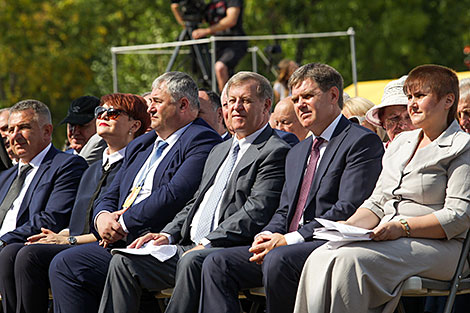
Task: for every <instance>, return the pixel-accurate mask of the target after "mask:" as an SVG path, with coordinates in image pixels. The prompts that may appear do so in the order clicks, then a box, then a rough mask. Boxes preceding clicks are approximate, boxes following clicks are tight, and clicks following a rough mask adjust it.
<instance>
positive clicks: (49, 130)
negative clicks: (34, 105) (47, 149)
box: [43, 124, 53, 141]
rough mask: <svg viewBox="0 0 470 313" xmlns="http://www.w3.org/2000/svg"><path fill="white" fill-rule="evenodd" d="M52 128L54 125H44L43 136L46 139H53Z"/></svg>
mask: <svg viewBox="0 0 470 313" xmlns="http://www.w3.org/2000/svg"><path fill="white" fill-rule="evenodd" d="M52 130H53V126H52V125H51V124H46V125H44V126H43V136H44V139H45V140H46V141H47V140H51V139H52Z"/></svg>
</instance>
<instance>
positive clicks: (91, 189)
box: [69, 160, 123, 236]
mask: <svg viewBox="0 0 470 313" xmlns="http://www.w3.org/2000/svg"><path fill="white" fill-rule="evenodd" d="M122 162H123V160H119V161H117V162H116V163H113V166H114V167H113V169H112V170H111V172H110V173H109V174H108V177H107V178H106V181H104V182H103V184H102V185H101V189H100V192H99V194H98V197H97V198H96V199H95V205H96V203H97V200H98V199H99V197H100V196H102V195H103V194H105V193H106V191H107V190H108V188H109V186H110V185H111V183H112V181H113V180H114V177H115V176H116V173H117V172H118V171H119V169H120V168H121V165H122ZM102 167H103V162H102V161H101V160H98V161H96V162H94V163H93V164H92V165H90V167H89V168H88V169H87V170H86V171H85V172H84V173H83V176H82V179H81V180H80V185H79V186H78V191H77V198H76V199H75V203H74V205H73V209H72V216H71V217H70V224H69V231H70V235H72V236H78V235H82V234H83V230H84V229H85V224H86V223H90V222H91V221H89V220H88V221H87V220H86V216H87V210H88V205H89V204H90V200H91V197H93V194H94V193H95V191H96V187H98V183H99V181H100V179H101V176H102V175H103V170H102ZM92 210H93V208H92ZM90 214H91V215H90V218H91V217H92V216H93V212H90Z"/></svg>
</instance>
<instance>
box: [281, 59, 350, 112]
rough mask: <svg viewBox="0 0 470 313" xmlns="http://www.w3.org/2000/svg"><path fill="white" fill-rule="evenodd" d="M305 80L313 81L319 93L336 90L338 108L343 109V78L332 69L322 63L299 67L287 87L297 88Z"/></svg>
mask: <svg viewBox="0 0 470 313" xmlns="http://www.w3.org/2000/svg"><path fill="white" fill-rule="evenodd" d="M306 79H311V80H312V81H314V82H315V83H316V84H317V85H318V88H320V90H321V91H323V92H326V91H328V90H330V89H331V87H336V88H338V91H339V94H338V106H339V107H340V109H342V108H343V77H342V76H341V74H340V73H339V72H338V71H337V70H335V69H334V68H333V67H331V66H329V65H327V64H322V63H309V64H305V65H303V66H301V67H299V68H298V69H297V70H296V71H295V72H294V73H293V74H292V76H291V77H290V78H289V82H288V84H287V85H288V86H289V89H291V90H292V87H294V86H297V85H298V84H300V83H302V82H303V81H304V80H306Z"/></svg>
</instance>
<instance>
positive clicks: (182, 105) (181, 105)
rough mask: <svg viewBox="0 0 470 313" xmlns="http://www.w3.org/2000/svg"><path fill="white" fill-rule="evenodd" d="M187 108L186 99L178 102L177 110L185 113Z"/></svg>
mask: <svg viewBox="0 0 470 313" xmlns="http://www.w3.org/2000/svg"><path fill="white" fill-rule="evenodd" d="M188 108H189V100H188V98H186V97H183V98H181V99H180V101H179V109H180V110H182V111H186V110H187V109H188Z"/></svg>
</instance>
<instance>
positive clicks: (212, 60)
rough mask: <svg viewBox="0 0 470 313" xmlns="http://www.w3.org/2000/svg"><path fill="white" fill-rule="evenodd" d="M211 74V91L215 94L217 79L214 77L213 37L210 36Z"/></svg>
mask: <svg viewBox="0 0 470 313" xmlns="http://www.w3.org/2000/svg"><path fill="white" fill-rule="evenodd" d="M210 40H211V72H212V91H214V92H217V77H216V76H215V44H216V43H215V41H216V39H215V37H214V36H211V38H210Z"/></svg>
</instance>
